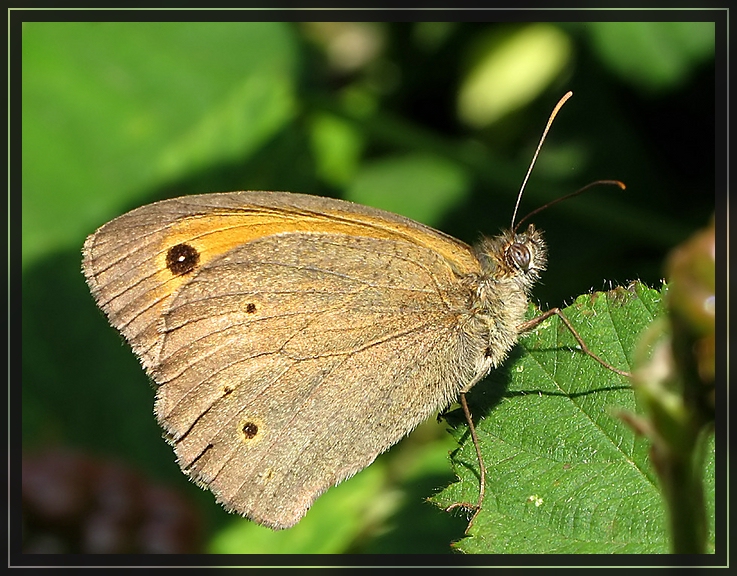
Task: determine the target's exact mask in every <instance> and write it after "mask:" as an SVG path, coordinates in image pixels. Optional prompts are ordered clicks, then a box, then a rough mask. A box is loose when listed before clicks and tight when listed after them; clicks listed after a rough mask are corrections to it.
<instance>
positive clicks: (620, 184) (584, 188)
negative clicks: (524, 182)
mask: <svg viewBox="0 0 737 576" xmlns="http://www.w3.org/2000/svg"><path fill="white" fill-rule="evenodd" d="M599 184H612V185H614V186H619V187H620V188H621V189H622V190H625V189H626V188H627V186H625V185H624V182H620V181H619V180H596V181H595V182H591V183H590V184H586V186H584V187H583V188H579V189H578V190H576V191H575V192H571V193H570V194H566V195H565V196H561V197H560V198H556V199H555V200H551V201H550V202H548V203H547V204H543V205H542V206H540V207H539V208H535V209H534V210H533V211H532V212H530V213H529V214H527V216H525V217H524V218H522V219H521V220H520V221H519V222H517V226H516V227H515V228H514V229H513V230H512V231H513V232H516V231H517V228H519V227H520V226H522V223H523V222H524V221H525V220H529V219H530V218H531V217H532V216H534V215H535V214H537V213H538V212H542V211H543V210H545V209H546V208H550V207H551V206H553V205H554V204H557V203H558V202H562V201H563V200H568V198H573V197H574V196H578V195H579V194H581V192H586V190H588V189H589V188H591V187H593V186H598V185H599Z"/></svg>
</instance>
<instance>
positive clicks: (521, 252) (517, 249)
mask: <svg viewBox="0 0 737 576" xmlns="http://www.w3.org/2000/svg"><path fill="white" fill-rule="evenodd" d="M507 258H508V259H509V261H510V263H511V264H514V265H515V266H516V267H517V268H519V269H520V270H527V269H529V267H530V250H529V249H528V248H527V246H525V245H524V244H517V243H515V244H512V245H511V246H510V247H509V248H508V249H507Z"/></svg>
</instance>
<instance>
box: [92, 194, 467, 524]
mask: <svg viewBox="0 0 737 576" xmlns="http://www.w3.org/2000/svg"><path fill="white" fill-rule="evenodd" d="M83 252H84V260H83V271H84V273H85V276H86V278H87V282H88V284H89V285H90V289H91V291H92V293H93V295H94V296H95V299H96V301H97V303H98V305H99V306H100V307H101V308H102V309H103V310H104V311H105V313H106V314H107V316H108V318H109V319H110V322H111V324H113V326H115V327H116V328H118V329H119V330H120V331H121V332H122V333H123V335H124V336H125V338H126V339H127V340H128V341H129V342H130V344H131V346H132V347H133V349H134V351H135V352H136V353H137V354H138V355H139V357H140V358H141V362H142V364H143V365H144V367H145V368H146V370H147V372H148V373H149V374H150V375H151V376H152V377H153V378H154V379H155V380H156V381H157V382H158V383H159V384H161V386H160V387H159V390H158V393H157V403H156V412H157V415H158V418H159V420H160V421H161V423H162V425H163V426H164V428H165V429H166V430H167V431H168V433H169V435H170V437H171V440H172V442H173V443H174V444H175V446H176V451H177V454H178V457H179V460H180V464H181V465H182V467H183V468H184V469H185V470H187V471H188V472H189V473H190V474H191V475H192V476H193V477H194V478H195V479H196V480H198V481H199V482H200V483H202V484H205V485H208V486H209V487H210V488H212V490H213V491H214V492H215V493H216V494H217V495H218V498H219V500H221V501H222V502H223V503H225V504H226V506H228V507H229V508H231V509H235V510H238V511H239V512H241V513H244V514H247V515H249V516H251V517H252V518H254V519H256V520H258V521H260V522H263V523H265V524H269V525H272V526H274V527H286V526H289V525H291V524H293V523H294V522H296V521H297V520H298V519H299V518H300V517H301V516H302V515H303V514H304V512H305V511H306V510H307V508H308V507H309V506H310V504H311V503H312V501H313V500H314V498H315V497H316V496H317V495H319V493H321V492H322V491H324V490H325V489H327V488H328V487H329V486H331V485H333V484H335V483H337V482H339V481H340V480H342V479H343V478H345V477H347V476H349V475H351V474H353V473H355V472H356V471H358V470H360V469H361V468H363V467H365V466H366V465H367V464H369V463H370V462H371V461H372V460H373V459H374V458H375V456H376V455H377V454H378V453H380V452H381V451H383V450H385V449H386V448H388V447H389V446H390V445H392V444H393V443H394V442H396V441H397V440H398V439H399V438H401V437H402V436H403V435H404V434H405V433H407V432H408V431H409V430H411V429H412V428H413V427H414V426H415V425H416V424H417V423H418V422H420V421H422V420H423V419H424V418H425V417H427V416H428V415H430V414H431V413H433V412H434V411H435V410H436V409H438V408H439V407H443V406H444V405H446V404H447V403H448V402H450V401H451V400H453V399H455V397H456V394H457V391H458V388H459V387H460V386H461V385H463V384H464V383H467V382H469V381H470V380H471V379H472V378H473V376H474V374H473V373H472V371H473V367H474V366H475V365H476V362H477V360H478V358H477V355H478V354H479V351H478V350H477V349H476V348H477V346H475V345H474V344H471V342H470V341H469V336H468V334H466V333H465V332H464V328H463V327H464V317H463V310H466V314H468V298H469V297H470V296H469V293H468V288H464V287H463V284H462V283H461V282H460V281H459V278H460V277H461V276H465V275H468V274H471V275H472V274H474V273H475V272H476V271H477V270H478V261H477V260H476V259H475V257H474V256H473V254H472V252H471V251H470V249H469V248H468V246H466V245H465V244H463V243H461V242H459V241H457V240H455V239H452V238H450V237H448V236H446V235H444V234H442V233H440V232H437V231H435V230H432V229H431V228H428V227H425V226H422V225H421V224H418V223H416V222H413V221H411V220H409V219H406V218H403V217H401V216H398V215H395V214H391V213H388V212H384V211H381V210H376V209H372V208H368V207H365V206H360V205H356V204H351V203H347V202H343V201H339V200H332V199H326V198H318V197H311V196H303V195H298V194H289V193H278V192H233V193H224V194H206V195H200V196H189V197H183V198H177V199H172V200H166V201H163V202H159V203H155V204H151V205H148V206H144V207H142V208H139V209H136V210H133V211H131V212H129V213H127V214H125V215H123V216H121V217H119V218H116V219H115V220H113V221H111V222H109V223H108V224H106V225H105V226H103V227H101V228H100V230H98V231H97V232H96V233H95V234H93V235H91V236H90V237H89V238H88V239H87V241H86V242H85V246H84V251H83ZM188 254H194V255H195V256H196V257H195V258H194V259H191V258H189V256H188Z"/></svg>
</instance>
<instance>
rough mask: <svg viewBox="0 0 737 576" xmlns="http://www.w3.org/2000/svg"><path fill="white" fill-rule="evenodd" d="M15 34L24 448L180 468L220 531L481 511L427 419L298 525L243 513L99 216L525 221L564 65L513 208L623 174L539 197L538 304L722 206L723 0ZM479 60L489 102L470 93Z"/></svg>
mask: <svg viewBox="0 0 737 576" xmlns="http://www.w3.org/2000/svg"><path fill="white" fill-rule="evenodd" d="M22 34H23V43H22V46H23V77H22V83H23V85H22V88H23V102H22V104H23V111H22V114H23V116H22V120H23V148H22V153H23V162H22V177H23V191H22V213H23V221H22V256H23V278H22V289H23V303H22V317H23V339H22V347H23V358H22V371H23V383H22V385H23V414H22V418H23V442H24V447H25V449H27V450H33V449H36V448H40V447H43V446H46V445H49V444H52V445H53V444H57V445H71V446H74V447H77V448H83V449H86V450H89V451H90V452H93V453H94V452H96V453H105V454H112V455H116V456H117V457H119V458H120V459H122V460H123V461H126V462H128V463H130V464H131V465H132V466H134V467H137V468H140V469H143V470H145V471H146V472H147V473H149V474H150V475H152V476H154V477H156V478H159V479H161V480H162V481H166V482H167V483H171V484H172V485H179V486H180V488H181V490H182V491H184V492H185V493H188V494H189V495H190V497H191V498H193V499H196V500H197V501H198V502H199V503H200V504H201V507H202V510H203V513H204V514H205V515H206V518H207V526H208V534H210V537H209V541H210V544H209V549H210V550H211V551H213V552H257V553H267V552H272V551H273V552H276V551H280V552H296V551H300V552H425V553H447V552H450V550H451V549H450V542H451V541H453V540H457V539H459V538H460V537H461V536H462V535H463V530H464V528H465V522H464V521H463V519H462V518H458V517H454V516H452V515H448V514H444V513H443V512H441V511H440V510H438V509H437V508H436V507H434V506H433V505H431V504H427V503H424V502H423V499H424V498H426V497H428V496H430V495H431V494H433V493H434V492H435V491H436V490H438V489H440V488H441V487H442V486H444V485H446V484H447V483H449V482H450V481H452V480H453V479H454V476H453V474H452V472H451V469H450V467H449V466H448V465H446V458H447V453H448V451H449V450H450V449H452V446H453V441H452V439H451V438H450V436H449V435H447V434H446V433H445V431H444V429H445V425H444V424H440V423H436V422H430V423H428V424H426V425H424V426H423V427H421V428H420V429H419V430H418V431H416V432H415V433H414V434H412V435H411V436H410V437H409V438H408V439H407V440H405V441H403V442H401V443H400V444H399V445H397V446H396V447H395V448H394V449H392V450H391V451H390V452H389V453H387V454H386V455H383V456H381V457H380V458H379V459H378V460H377V462H376V463H375V465H373V466H372V467H370V468H369V469H367V470H366V471H364V472H363V473H361V474H359V475H357V476H356V477H354V478H352V479H351V480H349V481H347V482H346V483H344V485H342V486H340V487H339V488H336V489H333V490H331V491H329V492H328V493H327V494H326V495H325V496H323V497H322V498H321V499H320V500H318V502H317V503H316V505H315V506H314V508H313V509H312V510H311V511H310V512H309V513H308V515H307V517H306V518H305V519H304V520H303V521H302V523H301V524H300V525H299V526H298V527H297V528H295V529H293V530H290V531H284V532H280V533H273V532H271V531H269V530H266V529H262V528H260V527H257V526H255V525H253V524H251V523H249V522H248V521H246V520H242V519H240V518H237V517H234V516H230V515H228V514H226V513H225V512H224V511H223V510H221V509H220V508H219V507H218V506H217V505H215V504H214V501H213V498H212V496H211V494H209V493H206V492H203V491H201V490H199V489H198V488H196V487H195V486H194V485H192V484H190V483H188V482H187V480H186V479H185V477H184V476H183V475H182V474H181V473H180V472H179V470H178V468H177V466H176V464H175V462H174V457H173V453H172V451H171V449H170V448H169V447H168V446H167V445H166V443H165V442H164V441H163V440H162V439H161V438H160V436H161V433H160V431H159V429H158V427H157V425H156V423H155V421H154V417H153V414H152V404H153V390H152V388H151V386H150V385H149V384H147V382H146V380H147V379H146V376H145V375H144V373H143V371H142V370H141V369H140V367H139V366H138V365H137V361H136V359H135V358H134V356H133V354H132V353H131V352H130V350H129V349H128V347H127V346H126V345H124V343H123V342H122V340H121V339H120V337H119V336H118V334H117V333H116V332H115V331H114V330H113V329H112V328H110V327H109V326H107V324H106V321H105V319H104V317H103V315H102V314H101V313H100V312H99V311H98V310H97V308H96V307H95V305H94V302H93V300H92V297H91V296H90V295H89V292H88V290H87V288H86V286H85V284H84V280H83V278H82V274H81V272H80V259H81V256H80V249H81V246H82V243H83V241H84V238H85V236H86V235H87V234H89V233H91V232H93V231H94V230H95V229H96V228H97V227H98V226H100V225H102V224H103V223H105V222H106V221H108V220H110V219H111V218H113V217H115V216H118V215H120V214H122V213H123V212H124V211H126V210H128V209H132V208H134V207H136V206H139V205H142V204H145V203H148V202H151V201H153V200H156V199H161V198H165V197H171V196H177V195H182V194H188V193H202V192H211V191H228V190H243V189H266V190H290V191H293V192H304V193H316V194H321V195H327V196H335V197H345V198H350V199H354V200H357V201H360V202H362V203H366V204H372V205H374V206H378V207H384V208H388V209H391V210H393V211H395V212H399V213H403V214H406V215H408V216H411V217H414V218H417V219H420V220H422V221H424V222H426V223H427V224H430V225H432V226H435V227H437V228H440V229H442V230H443V231H445V232H447V233H449V234H452V235H454V236H456V237H458V238H461V239H462V240H465V241H467V242H473V241H474V240H475V239H476V238H477V237H478V234H479V233H481V232H486V233H495V232H496V231H497V230H498V229H499V228H501V227H504V226H508V225H509V220H510V218H511V214H512V208H513V204H514V199H515V195H516V193H517V190H518V187H519V185H520V183H521V182H522V178H523V176H524V173H525V170H526V168H527V165H528V163H529V161H530V158H531V157H532V152H533V151H534V148H535V146H536V144H537V139H538V138H539V135H540V134H541V133H542V129H543V127H544V125H545V121H546V119H547V116H548V114H549V112H550V110H551V109H552V107H553V105H554V104H555V103H556V102H557V100H558V98H559V97H560V96H561V95H562V94H563V93H564V92H566V91H567V90H569V89H570V90H573V92H574V97H573V98H572V99H571V100H570V101H569V103H568V104H566V106H565V107H564V108H563V110H562V111H561V113H560V114H559V116H558V119H557V120H556V122H555V124H554V126H553V128H552V130H551V132H550V134H549V137H548V140H547V142H546V144H545V146H544V147H543V150H542V153H541V155H540V158H539V161H538V164H537V166H536V169H535V171H534V172H533V174H532V177H531V179H530V182H529V184H528V188H527V192H526V195H525V197H524V198H523V201H522V208H521V214H522V215H524V214H525V213H526V212H528V211H531V210H532V209H534V208H537V207H539V206H541V205H542V204H544V203H545V202H547V201H550V200H551V199H554V198H556V197H559V196H561V195H563V194H565V193H567V192H571V191H573V190H575V189H577V188H579V187H581V186H583V185H585V184H588V183H589V182H591V181H593V180H597V179H609V178H616V179H619V180H622V181H623V182H625V183H626V184H627V189H626V190H625V191H619V190H618V189H616V188H600V189H598V190H594V191H591V192H589V193H587V194H586V195H584V196H581V197H579V198H576V199H573V200H571V201H569V202H565V203H563V204H560V205H557V206H555V207H554V208H551V209H550V210H549V211H546V212H544V213H542V214H540V215H539V216H538V217H536V218H535V222H536V224H537V225H538V226H540V227H541V228H543V229H544V230H545V232H546V238H547V240H548V242H549V245H550V263H549V268H550V269H549V270H548V271H546V273H545V274H544V277H543V283H544V284H541V285H540V286H538V287H537V288H536V290H535V298H536V299H537V300H539V301H540V303H541V306H542V307H543V308H545V307H547V306H549V305H550V306H556V305H561V304H562V303H563V302H564V301H570V300H571V299H572V298H573V297H574V296H575V295H577V294H580V293H583V292H586V291H588V290H589V289H591V288H595V289H600V288H603V287H605V286H606V285H608V283H609V282H612V283H623V282H626V281H628V280H630V279H635V278H639V279H642V280H643V281H645V282H646V283H649V284H651V285H657V284H658V281H659V279H660V277H661V275H662V260H663V257H664V254H665V253H666V251H667V250H668V249H669V248H670V247H672V246H673V245H675V244H676V243H677V242H679V241H680V240H682V239H684V238H685V237H686V236H687V235H688V234H689V232H690V231H692V230H694V229H696V228H698V227H700V226H702V225H703V224H704V223H705V222H706V221H707V219H708V217H709V215H710V214H711V213H712V212H713V211H714V209H715V204H714V189H715V182H714V178H715V174H714V156H715V150H714V125H715V112H714V102H715V93H714V86H715V69H714V25H713V24H710V23H700V22H687V23H680V24H677V25H675V24H667V23H654V22H651V23H647V24H629V23H616V24H610V25H606V26H605V25H602V24H587V23H563V24H555V25H545V26H536V25H535V24H524V23H518V24H495V23H469V22H466V23H447V22H446V23H444V22H424V23H413V22H395V23H341V22H331V23H296V24H287V23H133V22H130V23H104V22H88V23H71V22H69V23H53V22H27V23H25V24H24V25H23V29H22ZM525 38H527V39H528V40H527V42H529V45H526V46H527V47H526V48H525V49H524V50H523V49H522V48H516V49H514V50H509V46H510V45H511V46H513V47H514V46H519V45H520V44H519V42H520V39H523V40H524V39H525ZM546 38H548V39H550V38H553V40H550V41H552V42H556V46H558V48H557V49H556V50H555V54H554V55H555V58H542V54H545V53H546V51H548V50H552V49H551V48H550V46H549V45H546V43H545V42H546V40H545V39H546ZM510 43H511V44H510ZM515 43H516V44H515ZM561 46H564V47H565V48H561ZM520 51H522V52H523V54H524V55H525V57H524V59H523V60H524V61H523V62H521V63H520V62H517V63H516V64H514V65H513V66H510V65H509V62H507V61H505V60H504V57H505V56H504V55H505V54H507V56H506V57H507V58H519V55H520ZM548 55H550V54H548ZM490 63H491V64H490ZM490 65H492V66H491V70H489V69H488V66H490ZM485 66H486V68H484V67H485ZM543 66H544V68H542V67H543ZM495 70H503V71H504V74H503V75H499V74H498V72H495ZM510 70H511V71H512V73H511V74H510ZM515 71H516V73H515ZM479 77H482V78H483V79H484V82H483V86H484V90H486V91H488V93H489V95H490V98H491V96H492V95H493V96H494V98H493V100H494V102H495V104H494V107H495V108H494V114H493V115H486V116H484V115H483V114H481V115H479V114H476V115H474V114H473V113H471V112H469V110H467V109H464V108H463V105H462V99H461V98H460V95H461V94H463V93H464V91H467V90H469V89H470V87H471V83H472V82H473V81H474V79H475V78H479ZM541 77H542V78H544V82H540V81H539V79H540V78H541ZM476 90H477V92H476V98H478V97H479V96H478V89H477V88H476ZM510 94H511V95H516V96H514V97H506V96H509V95H510ZM481 96H483V90H482V91H481ZM482 100H483V99H482ZM482 104H483V102H482ZM479 109H483V106H482V107H481V108H479ZM469 118H473V120H472V121H471V120H469ZM479 386H484V384H483V383H482V384H479ZM491 417H493V413H492V414H491ZM351 490H355V492H353V493H351ZM331 499H334V502H333V505H330V500H331ZM336 511H337V514H336ZM256 532H258V535H257V536H256V535H255V534H256Z"/></svg>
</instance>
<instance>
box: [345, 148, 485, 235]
mask: <svg viewBox="0 0 737 576" xmlns="http://www.w3.org/2000/svg"><path fill="white" fill-rule="evenodd" d="M469 188H470V177H469V174H468V173H467V172H466V171H465V170H464V169H463V168H462V167H460V166H459V165H458V164H456V163H455V162H451V161H449V160H447V159H444V158H442V157H439V156H433V155H430V154H409V155H406V156H395V157H390V158H385V159H382V160H377V161H374V162H373V163H370V164H369V163H367V164H365V165H364V167H363V168H362V169H361V171H359V173H358V174H357V175H356V178H355V180H354V181H353V183H352V185H351V186H350V187H349V188H348V189H347V190H346V191H345V195H344V197H345V199H346V200H351V201H353V202H358V203H359V204H369V205H371V206H376V207H381V208H383V209H384V210H389V211H391V212H397V213H399V214H403V215H405V216H408V217H409V218H412V219H414V220H418V221H419V222H423V223H425V224H428V225H430V226H432V225H434V224H435V225H436V224H437V223H438V221H439V220H440V218H441V217H442V216H443V215H444V214H446V213H447V211H448V210H449V209H451V208H453V207H454V206H457V205H459V204H461V203H462V202H463V201H464V200H465V199H466V197H467V196H468V193H469Z"/></svg>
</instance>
